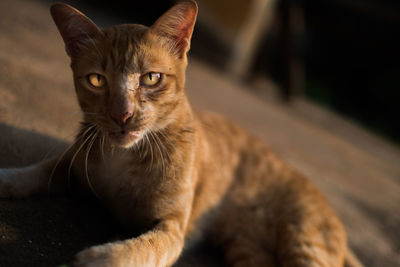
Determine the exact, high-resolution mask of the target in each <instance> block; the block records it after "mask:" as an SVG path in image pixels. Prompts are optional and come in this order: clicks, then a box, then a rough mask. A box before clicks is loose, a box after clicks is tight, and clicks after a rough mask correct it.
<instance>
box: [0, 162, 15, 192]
mask: <svg viewBox="0 0 400 267" xmlns="http://www.w3.org/2000/svg"><path fill="white" fill-rule="evenodd" d="M9 175H10V172H9V171H8V170H7V169H0V198H11V197H13V196H15V195H17V194H18V193H17V191H18V190H17V189H16V187H15V186H14V185H13V184H12V183H11V182H10V179H9Z"/></svg>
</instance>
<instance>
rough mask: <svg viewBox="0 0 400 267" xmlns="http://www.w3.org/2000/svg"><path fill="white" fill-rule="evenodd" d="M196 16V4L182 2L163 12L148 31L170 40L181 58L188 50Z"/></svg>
mask: <svg viewBox="0 0 400 267" xmlns="http://www.w3.org/2000/svg"><path fill="white" fill-rule="evenodd" d="M196 16H197V4H196V2H194V1H191V0H186V1H182V2H180V3H178V4H176V5H175V6H173V7H172V8H171V9H169V10H168V11H167V12H165V13H164V14H163V15H162V16H161V17H160V18H159V19H158V20H157V21H156V22H155V23H154V24H153V25H152V26H151V27H150V31H152V32H153V33H155V34H157V35H160V36H163V37H167V38H168V39H169V40H171V41H172V44H173V46H174V49H176V52H177V53H178V54H179V56H182V55H184V54H185V53H186V52H187V51H189V49H190V39H191V37H192V33H193V28H194V24H195V22H196Z"/></svg>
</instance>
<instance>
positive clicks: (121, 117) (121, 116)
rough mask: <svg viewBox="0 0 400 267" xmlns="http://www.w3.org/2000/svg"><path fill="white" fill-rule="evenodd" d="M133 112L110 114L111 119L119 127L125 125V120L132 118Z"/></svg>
mask: <svg viewBox="0 0 400 267" xmlns="http://www.w3.org/2000/svg"><path fill="white" fill-rule="evenodd" d="M132 116H133V113H132V112H128V111H126V112H123V113H118V114H112V115H111V118H112V119H113V121H115V122H116V123H117V124H118V125H120V126H121V127H122V126H124V125H126V124H127V122H128V121H129V120H130V119H131V118H132Z"/></svg>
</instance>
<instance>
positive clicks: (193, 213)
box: [0, 1, 356, 267]
mask: <svg viewBox="0 0 400 267" xmlns="http://www.w3.org/2000/svg"><path fill="white" fill-rule="evenodd" d="M51 11H52V15H53V18H54V20H55V22H56V24H57V26H58V28H59V30H60V33H61V35H62V36H63V39H64V41H65V43H66V50H67V52H68V53H69V55H70V57H71V67H72V70H73V74H74V82H75V89H76V92H77V97H78V100H79V103H80V106H81V108H82V111H83V114H84V122H83V124H82V127H81V129H80V133H79V134H78V136H77V138H76V140H75V143H74V144H73V145H72V146H71V147H70V148H69V149H68V150H67V151H66V152H65V153H64V154H62V155H61V156H60V157H59V158H58V159H54V160H51V161H48V162H44V163H41V164H39V165H35V166H32V167H28V168H26V169H22V170H20V171H16V170H2V171H0V195H1V196H2V197H8V196H26V195H29V194H34V193H38V192H42V191H45V190H46V188H47V186H48V185H49V186H50V187H51V189H53V190H55V189H56V190H62V189H67V188H68V184H71V185H73V188H77V189H78V190H82V191H84V192H86V193H87V194H91V195H95V196H96V197H98V198H99V199H100V200H101V201H103V202H104V203H105V204H106V205H107V206H108V207H109V209H110V210H111V211H112V213H113V214H114V215H115V217H116V218H117V220H118V221H119V222H120V223H121V224H122V225H125V226H127V227H130V228H132V229H136V230H138V231H140V232H141V233H142V234H141V235H140V236H139V237H137V238H132V239H129V240H125V241H119V242H113V243H108V244H104V245H100V246H96V247H91V248H88V249H86V250H84V251H82V252H80V253H79V254H78V255H77V256H76V260H75V265H76V266H171V265H172V264H173V263H174V262H175V261H176V260H177V258H178V257H179V255H180V254H181V252H182V249H183V247H184V244H185V242H191V240H194V239H195V237H197V236H199V235H202V236H204V237H206V238H209V240H210V242H214V243H215V244H216V245H218V246H221V247H222V248H223V251H224V255H225V259H226V262H227V263H228V264H229V266H246V267H250V266H331V267H334V266H335V267H336V266H344V264H345V261H346V257H347V255H350V254H348V251H347V245H346V234H345V230H344V227H343V225H342V223H341V222H340V220H339V219H338V218H337V217H336V215H335V214H334V212H333V211H332V209H331V208H330V207H329V205H328V204H327V202H326V200H325V198H324V197H323V196H322V195H321V194H320V192H319V191H318V190H317V189H316V188H315V187H314V186H313V185H312V184H311V183H310V182H309V181H308V180H307V179H306V178H304V177H303V176H302V175H300V174H299V173H297V172H296V171H294V170H293V169H291V168H290V167H289V166H288V165H286V164H285V163H284V162H282V161H281V160H280V159H279V158H278V157H277V156H276V155H275V154H274V153H273V152H272V151H271V150H270V149H269V148H268V147H267V146H266V145H264V144H263V143H262V142H261V141H260V140H258V139H257V138H255V137H253V136H251V135H249V134H248V133H247V132H245V131H244V130H242V129H241V128H239V127H238V126H236V125H235V124H234V123H232V122H230V121H228V120H226V119H225V118H223V117H221V116H219V115H217V114H212V113H202V114H194V113H193V111H192V109H191V106H190V104H189V102H188V100H187V97H186V95H185V91H184V84H185V69H186V65H187V58H186V53H187V51H188V50H189V47H190V44H189V41H190V37H191V35H192V31H193V27H194V22H195V18H196V14H197V6H196V4H195V3H194V2H192V1H184V2H181V3H179V4H177V5H176V6H174V7H173V8H171V9H170V10H169V11H168V12H167V13H166V14H165V15H163V16H162V17H161V18H160V19H159V20H157V22H156V23H155V24H154V25H153V26H152V27H150V28H147V27H144V26H141V25H118V26H114V27H111V28H109V29H105V30H100V29H99V28H97V26H96V25H95V24H94V23H93V22H91V21H90V20H89V19H88V18H86V17H85V16H84V15H83V14H82V13H80V12H79V11H77V10H75V9H73V8H72V7H69V6H67V5H64V4H55V5H53V7H52V10H51ZM177 22H179V23H177ZM149 72H155V73H161V75H162V76H161V77H162V78H161V81H160V82H159V83H158V84H157V85H156V86H155V87H146V86H144V85H143V84H142V82H141V77H143V75H146V74H147V73H149ZM91 73H97V74H99V75H103V76H104V77H105V79H106V80H107V83H106V85H105V86H104V87H101V88H94V87H93V86H91V85H90V84H88V79H87V76H88V75H89V74H91ZM112 114H117V115H118V114H120V115H121V116H122V118H123V120H122V121H118V120H115V119H113V115H112ZM128 117H129V118H128ZM126 118H128V119H127V120H126V124H124V123H125V119H126ZM32 169H33V170H34V172H33V171H32ZM28 174H30V175H28ZM46 174H51V175H50V176H51V179H50V180H48V176H47V175H46ZM23 177H25V178H23ZM26 177H28V178H26ZM15 181H19V182H15ZM26 181H30V182H26ZM32 181H33V182H32ZM22 185H23V186H22ZM16 192H19V193H20V194H17V193H16ZM21 192H22V193H21ZM353 262H356V260H355V259H353ZM348 264H350V262H348ZM352 266H356V263H353V265H352Z"/></svg>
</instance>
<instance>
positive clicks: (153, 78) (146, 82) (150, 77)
mask: <svg viewBox="0 0 400 267" xmlns="http://www.w3.org/2000/svg"><path fill="white" fill-rule="evenodd" d="M160 81H161V73H156V72H149V73H146V74H144V75H143V76H142V77H140V84H141V85H143V86H148V87H153V86H155V85H157V84H158V83H159V82H160Z"/></svg>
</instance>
